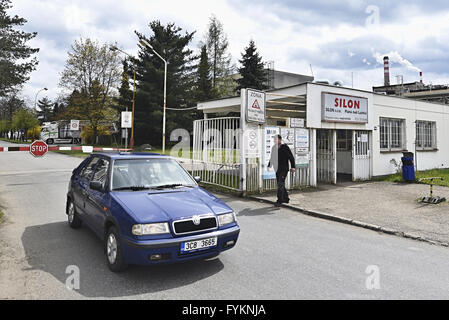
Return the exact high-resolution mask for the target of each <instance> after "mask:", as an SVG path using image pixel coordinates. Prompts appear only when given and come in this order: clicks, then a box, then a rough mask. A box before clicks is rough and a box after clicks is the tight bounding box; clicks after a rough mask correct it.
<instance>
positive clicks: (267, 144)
mask: <svg viewBox="0 0 449 320" xmlns="http://www.w3.org/2000/svg"><path fill="white" fill-rule="evenodd" d="M277 134H279V127H265V128H264V137H263V145H264V149H263V153H262V155H263V160H262V161H263V162H262V164H263V171H262V177H263V179H275V178H276V172H275V171H274V169H273V167H271V168H268V163H269V162H270V158H271V149H272V148H273V146H274V139H273V137H274V135H277Z"/></svg>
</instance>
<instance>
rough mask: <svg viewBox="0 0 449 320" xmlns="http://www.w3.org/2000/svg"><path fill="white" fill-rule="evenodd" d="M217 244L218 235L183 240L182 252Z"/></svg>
mask: <svg viewBox="0 0 449 320" xmlns="http://www.w3.org/2000/svg"><path fill="white" fill-rule="evenodd" d="M215 246H217V237H214V238H207V239H202V240H196V241H188V242H183V243H182V244H181V253H185V252H192V251H196V250H202V249H207V248H212V247H215Z"/></svg>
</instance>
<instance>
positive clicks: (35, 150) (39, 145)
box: [30, 140, 48, 157]
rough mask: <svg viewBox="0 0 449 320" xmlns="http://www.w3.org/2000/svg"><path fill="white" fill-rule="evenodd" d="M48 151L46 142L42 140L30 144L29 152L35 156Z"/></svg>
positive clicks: (40, 155)
mask: <svg viewBox="0 0 449 320" xmlns="http://www.w3.org/2000/svg"><path fill="white" fill-rule="evenodd" d="M47 151H48V146H47V144H46V143H45V142H44V141H42V140H36V141H34V142H33V143H32V144H30V153H31V154H32V155H33V156H35V157H42V156H43V155H45V154H46V153H47Z"/></svg>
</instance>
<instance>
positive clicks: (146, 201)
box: [111, 187, 232, 223]
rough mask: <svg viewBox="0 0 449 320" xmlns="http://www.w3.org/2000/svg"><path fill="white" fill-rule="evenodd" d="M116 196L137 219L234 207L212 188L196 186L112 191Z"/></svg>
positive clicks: (166, 218) (168, 217)
mask: <svg viewBox="0 0 449 320" xmlns="http://www.w3.org/2000/svg"><path fill="white" fill-rule="evenodd" d="M111 196H112V198H114V199H115V200H116V201H117V202H118V203H120V204H121V205H122V207H123V208H124V209H125V210H126V211H127V212H128V213H129V214H131V215H132V216H133V217H134V219H135V220H136V222H137V223H150V222H161V221H173V220H178V219H182V218H188V217H191V216H193V215H202V214H210V213H213V214H221V213H226V212H230V211H232V209H231V208H230V207H229V206H227V205H226V204H225V203H224V202H222V201H221V200H220V199H218V198H217V197H215V196H214V195H212V194H210V193H209V192H207V191H205V190H203V189H201V188H200V187H195V188H180V189H168V190H160V191H136V192H128V191H127V192H119V191H117V192H112V193H111Z"/></svg>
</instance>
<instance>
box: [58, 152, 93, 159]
mask: <svg viewBox="0 0 449 320" xmlns="http://www.w3.org/2000/svg"><path fill="white" fill-rule="evenodd" d="M50 152H55V153H60V154H65V155H68V156H72V157H77V158H82V159H84V158H87V157H88V156H89V155H90V153H84V152H83V151H82V150H70V151H69V150H55V151H50Z"/></svg>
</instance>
